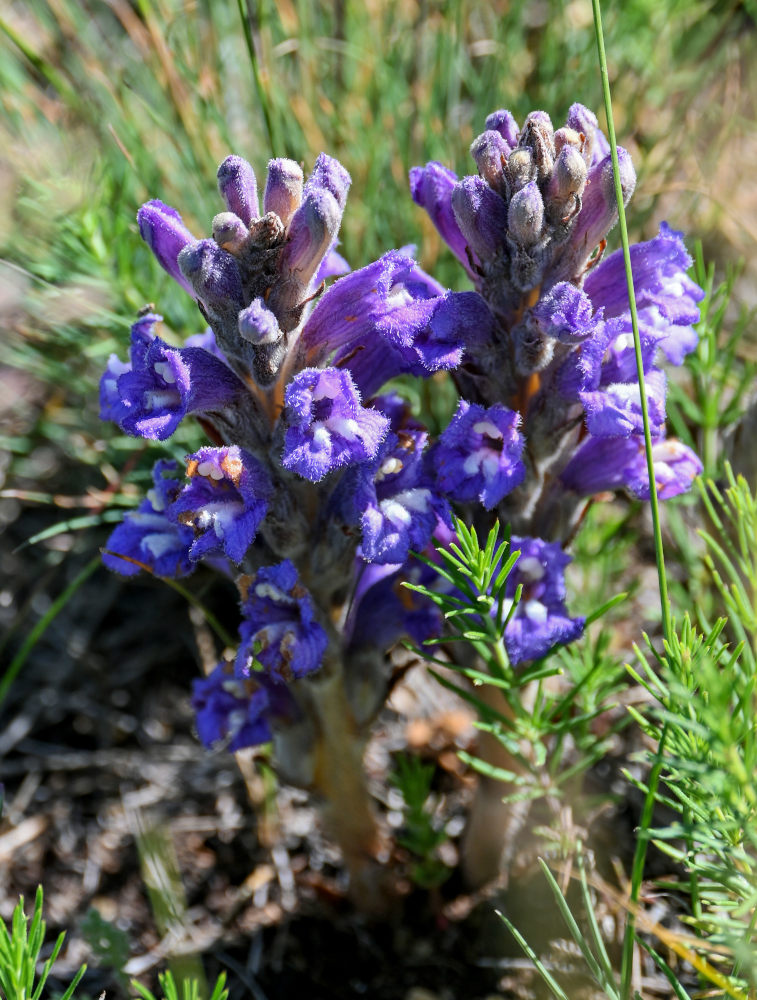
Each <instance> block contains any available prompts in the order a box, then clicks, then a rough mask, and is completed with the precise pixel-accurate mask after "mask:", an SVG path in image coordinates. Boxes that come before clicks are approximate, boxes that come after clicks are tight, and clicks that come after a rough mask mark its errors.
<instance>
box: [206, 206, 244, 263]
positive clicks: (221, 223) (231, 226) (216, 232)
mask: <svg viewBox="0 0 757 1000" xmlns="http://www.w3.org/2000/svg"><path fill="white" fill-rule="evenodd" d="M212 233H213V239H214V240H215V241H216V243H217V244H218V245H219V247H221V249H222V250H226V251H227V252H228V253H232V254H238V253H239V252H240V251H241V250H242V248H243V247H244V245H245V243H247V242H248V241H249V238H250V230H249V229H248V228H247V226H245V224H244V223H243V222H242V220H241V219H240V218H239V216H238V215H235V214H234V213H233V212H219V214H218V215H217V216H216V217H215V218H214V219H213V227H212Z"/></svg>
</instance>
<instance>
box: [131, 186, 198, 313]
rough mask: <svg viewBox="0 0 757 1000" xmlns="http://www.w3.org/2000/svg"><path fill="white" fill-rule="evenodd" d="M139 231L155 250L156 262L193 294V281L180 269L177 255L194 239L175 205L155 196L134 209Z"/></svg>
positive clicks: (153, 250)
mask: <svg viewBox="0 0 757 1000" xmlns="http://www.w3.org/2000/svg"><path fill="white" fill-rule="evenodd" d="M137 225H138V226H139V235H140V236H141V237H142V239H143V240H144V241H145V243H146V244H147V245H148V247H149V248H150V249H151V250H152V252H153V253H154V254H155V256H156V258H157V260H158V263H159V264H160V266H161V267H162V268H163V270H164V271H167V272H168V273H169V274H170V275H171V277H172V278H173V279H174V281H177V282H178V283H179V284H180V285H181V287H182V288H184V289H185V290H186V291H187V292H189V294H190V295H194V291H193V289H192V285H191V283H190V282H189V281H187V279H186V278H185V277H184V275H183V274H182V273H181V270H180V268H179V265H178V263H177V258H178V256H179V253H180V252H181V251H182V250H183V249H184V247H185V246H187V244H188V243H194V236H193V235H192V234H191V233H190V231H189V230H188V229H187V227H186V226H185V225H184V223H183V222H182V221H181V216H180V215H179V213H178V212H177V211H176V209H175V208H171V206H170V205H164V204H163V202H162V201H158V200H157V199H155V200H153V201H148V202H147V203H146V204H144V205H143V206H142V207H141V208H140V210H139V211H138V212H137Z"/></svg>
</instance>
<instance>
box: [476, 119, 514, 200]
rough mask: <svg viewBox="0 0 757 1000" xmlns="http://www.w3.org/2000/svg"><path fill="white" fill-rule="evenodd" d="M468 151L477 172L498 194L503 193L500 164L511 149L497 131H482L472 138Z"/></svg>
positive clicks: (503, 177)
mask: <svg viewBox="0 0 757 1000" xmlns="http://www.w3.org/2000/svg"><path fill="white" fill-rule="evenodd" d="M470 152H471V156H472V157H473V159H474V160H475V161H476V166H477V167H478V172H479V173H480V174H481V176H482V177H483V178H484V180H485V181H486V183H487V184H488V185H489V187H490V188H492V190H493V191H496V192H497V193H498V194H504V193H505V176H504V171H503V166H502V165H503V163H505V162H507V157H508V156H509V155H510V152H511V150H510V147H509V146H508V145H507V143H506V142H505V140H504V139H503V138H502V136H501V135H500V134H499V132H495V131H494V130H493V129H489V131H488V132H482V133H481V135H480V136H479V137H478V138H477V139H474V140H473V143H472V144H471V148H470Z"/></svg>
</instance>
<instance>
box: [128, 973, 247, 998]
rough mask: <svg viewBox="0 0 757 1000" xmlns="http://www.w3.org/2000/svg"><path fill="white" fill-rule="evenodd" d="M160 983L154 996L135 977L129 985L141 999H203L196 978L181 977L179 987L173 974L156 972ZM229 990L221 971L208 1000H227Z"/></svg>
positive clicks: (203, 995)
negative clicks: (157, 992) (158, 991)
mask: <svg viewBox="0 0 757 1000" xmlns="http://www.w3.org/2000/svg"><path fill="white" fill-rule="evenodd" d="M158 982H159V983H160V993H159V994H158V996H156V995H155V994H154V993H153V992H152V991H151V990H149V989H148V988H147V987H146V986H143V985H142V984H141V983H138V982H137V981H136V979H132V981H131V985H132V986H133V987H134V989H135V990H136V991H137V993H138V994H139V996H140V997H141V998H142V1000H205V994H204V993H203V992H202V991H201V989H200V985H199V983H198V981H197V980H196V979H181V980H180V983H181V987H179V986H178V985H177V983H176V980H175V979H174V977H173V974H172V973H171V972H170V971H168V972H161V973H159V974H158ZM228 996H229V991H228V990H227V989H226V973H225V972H222V973H221V975H220V976H219V977H218V979H217V980H216V984H215V986H214V987H213V992H212V993H211V994H210V996H209V997H208V1000H228Z"/></svg>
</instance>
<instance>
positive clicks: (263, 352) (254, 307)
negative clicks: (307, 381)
mask: <svg viewBox="0 0 757 1000" xmlns="http://www.w3.org/2000/svg"><path fill="white" fill-rule="evenodd" d="M239 335H240V336H241V337H242V338H243V339H244V340H246V341H247V342H248V343H249V344H252V350H253V364H252V373H253V375H254V376H255V381H256V382H257V383H258V385H261V386H266V385H270V384H271V382H273V381H274V380H275V378H276V376H277V375H278V373H279V369H280V368H281V364H282V362H283V361H284V357H285V356H286V349H287V344H286V337H285V336H284V334H283V333H282V331H281V329H280V327H279V324H278V322H277V320H276V317H275V316H274V314H273V313H272V312H271V310H270V309H267V308H266V305H265V303H264V302H263V300H262V299H260V298H257V299H254V300H253V301H252V302H251V303H250V305H249V306H247V308H246V309H243V310H242V312H240V314H239Z"/></svg>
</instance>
